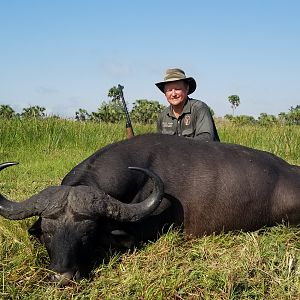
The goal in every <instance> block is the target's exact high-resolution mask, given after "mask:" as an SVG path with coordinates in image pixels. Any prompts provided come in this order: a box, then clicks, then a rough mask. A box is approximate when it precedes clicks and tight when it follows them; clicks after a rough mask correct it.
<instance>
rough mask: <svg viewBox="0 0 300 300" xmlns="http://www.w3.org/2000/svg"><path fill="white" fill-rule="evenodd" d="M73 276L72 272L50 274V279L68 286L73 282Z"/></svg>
mask: <svg viewBox="0 0 300 300" xmlns="http://www.w3.org/2000/svg"><path fill="white" fill-rule="evenodd" d="M72 278H73V274H72V273H71V272H64V273H50V274H49V279H50V280H51V281H53V282H57V283H59V284H61V285H67V284H69V283H71V282H72Z"/></svg>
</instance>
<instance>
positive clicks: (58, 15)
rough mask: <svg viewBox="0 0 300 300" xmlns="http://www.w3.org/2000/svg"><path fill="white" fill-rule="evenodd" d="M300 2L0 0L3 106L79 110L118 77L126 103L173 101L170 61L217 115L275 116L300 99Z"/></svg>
mask: <svg viewBox="0 0 300 300" xmlns="http://www.w3.org/2000/svg"><path fill="white" fill-rule="evenodd" d="M299 16H300V1H297V0H285V1H284V0H282V1H279V0H248V1H246V0H226V1H225V0H206V1H204V0H189V1H178V0H165V1H162V0H160V1H159V0H151V1H141V0H139V1H137V0H127V1H125V0H123V1H121V0H110V1H100V0H99V1H96V0H85V1H76V0H73V1H69V0H65V1H63V0H60V1H57V0H52V1H50V0H49V1H45V0H35V1H34V0H26V1H24V0H19V1H17V0H10V1H6V0H0V41H1V42H0V105H1V104H9V105H11V106H12V107H13V108H14V109H15V110H16V111H18V112H20V111H21V109H22V108H24V107H28V106H30V105H40V106H44V107H45V108H46V109H47V111H46V112H47V113H48V114H51V113H55V114H59V115H61V116H67V117H74V116H75V111H76V110H78V109H79V108H84V109H86V110H88V111H89V112H92V111H97V108H98V107H99V106H100V104H101V102H102V101H108V100H109V99H108V97H107V93H108V90H109V89H110V88H111V87H113V86H117V85H118V84H119V83H120V84H122V85H124V87H125V88H124V96H125V98H126V101H127V102H128V104H129V107H131V106H132V103H133V102H134V101H135V100H137V99H148V100H158V101H160V102H161V103H162V104H165V105H166V104H167V102H166V100H165V97H164V95H163V94H162V93H161V92H160V91H159V90H158V89H157V88H156V87H155V85H154V84H155V82H158V81H161V80H162V79H163V77H164V72H165V70H166V69H167V68H171V67H180V68H182V69H184V70H185V72H186V74H187V76H192V77H194V78H195V80H196V81H197V90H196V91H195V92H194V93H193V94H192V95H191V96H192V97H193V98H196V99H200V100H203V101H204V102H206V103H207V104H208V105H209V106H211V107H212V109H213V110H214V112H215V115H216V116H224V115H225V114H228V113H231V108H230V104H229V102H228V96H230V95H233V94H237V95H239V96H240V100H241V104H240V106H239V107H238V108H237V111H236V114H246V115H252V116H254V117H257V116H259V114H260V113H262V112H265V113H268V114H274V115H277V114H279V113H280V112H288V111H289V109H290V107H291V106H293V107H295V106H296V105H299V104H300V93H299V90H300V17H299Z"/></svg>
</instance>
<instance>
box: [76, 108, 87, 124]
mask: <svg viewBox="0 0 300 300" xmlns="http://www.w3.org/2000/svg"><path fill="white" fill-rule="evenodd" d="M90 117H91V115H90V114H89V113H88V112H87V110H85V109H83V108H79V110H78V111H76V113H75V119H76V120H77V121H81V122H84V121H87V120H89V119H90Z"/></svg>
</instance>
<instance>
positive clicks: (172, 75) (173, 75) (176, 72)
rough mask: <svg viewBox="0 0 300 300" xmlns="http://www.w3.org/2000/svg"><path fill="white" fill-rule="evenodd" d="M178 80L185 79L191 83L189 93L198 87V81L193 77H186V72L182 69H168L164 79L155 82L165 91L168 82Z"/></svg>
mask: <svg viewBox="0 0 300 300" xmlns="http://www.w3.org/2000/svg"><path fill="white" fill-rule="evenodd" d="M178 80H184V81H185V82H187V83H188V85H189V92H188V94H191V93H193V92H194V91H195V89H196V86H197V84H196V81H195V79H194V78H193V77H186V76H185V73H184V71H183V70H181V69H168V70H167V71H166V75H165V78H164V81H161V82H158V83H155V85H156V86H157V87H158V88H159V89H160V90H161V91H162V92H163V93H164V92H165V91H164V86H165V84H166V83H168V82H173V81H178Z"/></svg>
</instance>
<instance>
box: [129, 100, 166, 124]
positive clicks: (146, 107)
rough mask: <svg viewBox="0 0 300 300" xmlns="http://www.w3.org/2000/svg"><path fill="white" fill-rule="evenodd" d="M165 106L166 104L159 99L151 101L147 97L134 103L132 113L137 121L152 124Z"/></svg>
mask: <svg viewBox="0 0 300 300" xmlns="http://www.w3.org/2000/svg"><path fill="white" fill-rule="evenodd" d="M164 108H165V106H164V105H162V104H160V103H159V102H158V101H149V100H146V99H141V100H136V102H135V103H133V108H132V111H131V113H130V115H131V117H132V119H133V120H134V121H135V122H138V123H143V124H152V123H155V122H156V120H157V118H158V115H159V114H160V113H161V111H162V110H163V109H164Z"/></svg>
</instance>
